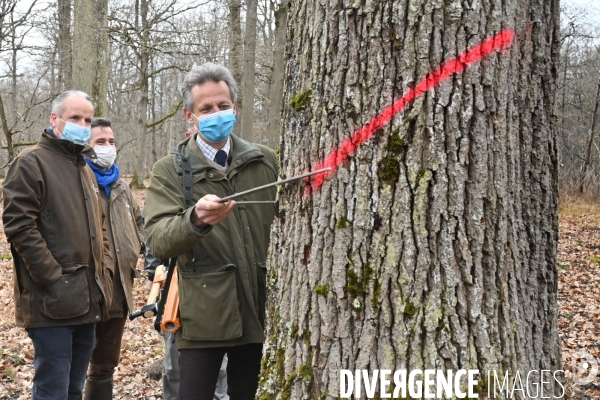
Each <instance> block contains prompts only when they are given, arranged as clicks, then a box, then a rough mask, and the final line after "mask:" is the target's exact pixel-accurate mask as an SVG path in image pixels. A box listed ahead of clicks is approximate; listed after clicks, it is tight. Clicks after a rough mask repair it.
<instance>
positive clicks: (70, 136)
mask: <svg viewBox="0 0 600 400" xmlns="http://www.w3.org/2000/svg"><path fill="white" fill-rule="evenodd" d="M58 119H60V120H61V121H63V122H64V123H65V127H64V129H63V131H62V132H58V133H60V138H61V139H65V140H68V141H70V142H73V143H75V144H78V145H81V146H83V145H84V144H86V143H87V142H88V140H90V138H91V137H92V128H90V127H89V126H81V125H77V124H74V123H72V122H69V121H64V120H63V119H62V118H60V117H59V118H58Z"/></svg>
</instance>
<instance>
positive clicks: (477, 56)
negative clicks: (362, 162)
mask: <svg viewBox="0 0 600 400" xmlns="http://www.w3.org/2000/svg"><path fill="white" fill-rule="evenodd" d="M514 36H515V34H514V32H513V31H511V30H506V31H502V32H500V33H499V34H497V35H496V36H494V37H492V38H490V39H486V40H485V41H483V42H482V43H481V44H479V45H477V46H475V47H473V48H472V49H470V50H468V51H466V52H465V53H463V54H461V55H460V56H459V57H457V58H454V59H452V60H450V61H448V62H446V63H445V64H443V65H442V66H440V67H439V68H437V69H435V70H433V71H431V72H430V73H429V74H427V76H426V77H425V78H424V79H423V80H422V81H421V82H419V83H418V84H417V85H416V86H415V87H413V88H411V89H410V90H409V91H408V92H407V93H406V94H405V95H404V96H402V98H400V99H399V100H397V101H396V102H395V103H393V104H392V105H391V106H389V107H388V108H386V109H384V110H383V111H382V112H381V114H379V115H377V116H376V117H375V118H373V119H372V120H371V121H369V122H368V123H367V124H366V125H365V126H363V127H362V128H360V129H359V130H357V131H356V132H354V134H353V135H352V136H351V137H349V138H348V139H346V140H344V141H343V142H342V144H341V145H340V147H338V148H336V149H333V150H331V152H330V153H329V155H328V156H327V158H325V160H324V161H323V162H320V163H319V164H317V165H316V166H315V168H314V170H318V169H322V168H327V167H329V168H331V171H329V172H326V173H323V174H318V175H316V176H315V178H314V180H313V181H312V183H311V186H309V187H308V190H309V191H310V189H311V188H312V189H318V188H320V187H321V185H322V184H323V183H324V182H325V179H326V178H328V177H330V176H331V175H333V174H334V173H335V171H336V170H337V168H338V167H339V166H340V164H342V163H343V162H344V161H346V159H347V158H348V157H349V156H351V155H353V154H354V153H355V152H356V149H357V148H358V146H360V145H361V144H363V143H364V142H366V141H367V140H369V139H371V138H372V137H373V136H374V135H375V133H376V132H377V130H379V129H381V128H382V127H383V126H385V125H386V124H387V123H388V122H390V121H391V120H392V118H394V116H395V115H396V114H398V113H399V112H400V111H402V110H404V108H405V107H406V106H407V105H409V104H410V103H412V102H414V101H415V100H416V99H417V98H418V97H420V96H422V95H424V94H425V93H426V92H427V91H428V90H429V89H433V88H434V87H436V86H438V85H439V84H440V83H442V82H444V81H445V80H446V79H448V78H450V77H451V76H452V75H454V74H456V73H459V72H462V71H464V70H465V69H466V68H467V67H469V66H471V65H472V64H474V63H476V62H477V61H480V60H482V59H484V58H485V57H487V56H489V55H490V54H491V53H493V52H494V51H502V50H505V49H506V48H508V47H509V46H510V45H511V43H512V41H513V38H514Z"/></svg>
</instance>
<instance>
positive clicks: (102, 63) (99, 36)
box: [91, 0, 110, 117]
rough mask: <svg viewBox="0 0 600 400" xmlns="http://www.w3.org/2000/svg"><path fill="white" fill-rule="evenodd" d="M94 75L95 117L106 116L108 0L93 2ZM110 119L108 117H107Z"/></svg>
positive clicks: (92, 93)
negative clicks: (94, 25) (94, 24)
mask: <svg viewBox="0 0 600 400" xmlns="http://www.w3.org/2000/svg"><path fill="white" fill-rule="evenodd" d="M94 4H95V17H96V20H95V23H96V27H95V30H94V44H95V46H96V51H95V74H94V85H93V87H92V92H91V96H92V98H93V99H94V100H95V102H96V110H95V115H97V116H108V18H107V17H108V0H95V2H94ZM109 117H110V116H109Z"/></svg>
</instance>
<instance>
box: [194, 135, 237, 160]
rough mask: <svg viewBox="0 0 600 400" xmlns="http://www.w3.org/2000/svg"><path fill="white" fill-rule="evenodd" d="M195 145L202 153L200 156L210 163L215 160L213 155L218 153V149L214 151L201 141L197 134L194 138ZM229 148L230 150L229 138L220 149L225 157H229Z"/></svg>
mask: <svg viewBox="0 0 600 400" xmlns="http://www.w3.org/2000/svg"><path fill="white" fill-rule="evenodd" d="M196 143H197V144H198V147H199V148H200V151H202V154H204V157H206V158H207V159H208V160H211V161H213V160H214V159H215V155H216V154H217V151H219V149H215V148H214V147H212V146H211V145H210V144H208V143H206V142H205V141H204V140H202V139H201V138H200V134H198V135H197V136H196ZM230 148H231V137H229V138H227V143H225V146H223V148H222V149H221V150H223V151H224V152H225V153H226V154H227V157H229V149H230Z"/></svg>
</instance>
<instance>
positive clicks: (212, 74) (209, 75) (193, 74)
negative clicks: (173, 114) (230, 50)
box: [181, 62, 237, 111]
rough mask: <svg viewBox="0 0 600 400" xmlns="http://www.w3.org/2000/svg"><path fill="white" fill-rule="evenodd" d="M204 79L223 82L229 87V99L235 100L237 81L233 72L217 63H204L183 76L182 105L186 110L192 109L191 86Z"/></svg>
mask: <svg viewBox="0 0 600 400" xmlns="http://www.w3.org/2000/svg"><path fill="white" fill-rule="evenodd" d="M206 81H213V82H217V83H219V82H221V81H223V82H225V83H226V84H227V87H229V95H230V96H231V101H232V102H233V103H235V102H236V101H237V83H235V79H234V78H233V74H232V73H231V71H229V70H228V69H227V68H225V67H224V66H222V65H219V64H213V63H211V62H207V63H204V64H202V65H200V66H194V67H192V69H191V71H190V72H188V74H187V75H186V76H185V79H184V80H183V84H182V85H181V95H182V96H183V106H184V107H185V108H186V109H187V110H188V111H192V110H193V109H194V98H193V97H192V88H193V87H194V86H196V85H201V84H203V83H204V82H206Z"/></svg>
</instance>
